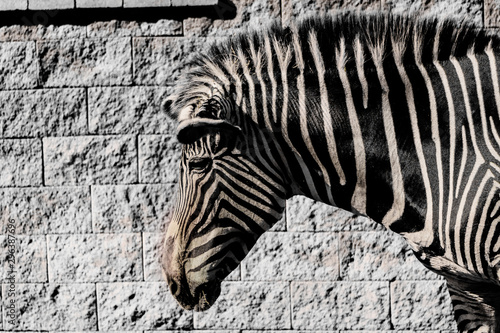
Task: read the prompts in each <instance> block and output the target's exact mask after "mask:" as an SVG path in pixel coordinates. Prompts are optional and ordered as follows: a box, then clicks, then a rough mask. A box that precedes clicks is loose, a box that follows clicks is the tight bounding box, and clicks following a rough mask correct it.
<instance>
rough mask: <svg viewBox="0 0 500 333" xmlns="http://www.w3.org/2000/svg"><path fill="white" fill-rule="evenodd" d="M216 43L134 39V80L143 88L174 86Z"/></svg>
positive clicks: (188, 39)
mask: <svg viewBox="0 0 500 333" xmlns="http://www.w3.org/2000/svg"><path fill="white" fill-rule="evenodd" d="M213 41H215V39H210V38H185V37H182V38H179V37H154V38H153V37H137V38H134V78H135V82H136V83H137V84H140V85H174V84H175V82H176V81H177V80H178V79H179V76H180V74H181V73H182V72H183V71H184V70H185V69H186V66H187V64H188V63H189V62H190V61H191V60H193V58H194V57H195V56H196V55H199V54H202V52H203V50H205V49H206V48H207V47H208V45H210V44H211V43H212V42H213Z"/></svg>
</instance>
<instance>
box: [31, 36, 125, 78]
mask: <svg viewBox="0 0 500 333" xmlns="http://www.w3.org/2000/svg"><path fill="white" fill-rule="evenodd" d="M39 53H40V59H41V75H42V82H43V84H44V85H45V86H47V87H66V86H102V85H104V86H107V85H130V84H131V83H132V52H131V43H130V39H129V38H112V39H68V40H57V41H41V42H39Z"/></svg>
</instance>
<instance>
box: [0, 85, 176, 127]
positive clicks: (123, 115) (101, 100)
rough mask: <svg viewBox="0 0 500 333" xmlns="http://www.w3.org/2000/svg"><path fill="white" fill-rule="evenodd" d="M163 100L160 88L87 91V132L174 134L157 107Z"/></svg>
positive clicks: (167, 120)
mask: <svg viewBox="0 0 500 333" xmlns="http://www.w3.org/2000/svg"><path fill="white" fill-rule="evenodd" d="M0 96H1V95H0ZM167 96H168V91H167V89H166V88H164V87H157V88H154V87H116V88H115V87H113V88H90V89H89V97H88V98H89V118H90V119H89V127H90V132H92V133H96V134H122V133H123V134H132V133H141V134H169V133H174V130H175V128H176V124H174V122H173V121H172V120H171V119H170V118H169V117H168V115H167V114H166V113H165V112H163V111H162V110H161V103H162V102H163V100H164V99H165V98H166V97H167Z"/></svg>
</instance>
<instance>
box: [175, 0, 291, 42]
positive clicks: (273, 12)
mask: <svg viewBox="0 0 500 333" xmlns="http://www.w3.org/2000/svg"><path fill="white" fill-rule="evenodd" d="M234 6H235V7H236V8H234ZM215 8H216V9H215V12H216V15H217V19H211V18H187V19H185V20H184V34H185V35H186V36H218V37H219V36H230V35H232V34H234V33H235V32H236V33H237V32H238V30H243V31H244V30H245V29H247V28H250V29H257V30H259V29H262V26H263V24H264V25H265V24H269V23H271V22H274V21H275V20H279V19H280V18H281V8H280V1H279V0H271V1H269V0H237V1H232V2H230V3H229V4H228V3H227V2H220V3H219V5H218V6H217V7H215Z"/></svg>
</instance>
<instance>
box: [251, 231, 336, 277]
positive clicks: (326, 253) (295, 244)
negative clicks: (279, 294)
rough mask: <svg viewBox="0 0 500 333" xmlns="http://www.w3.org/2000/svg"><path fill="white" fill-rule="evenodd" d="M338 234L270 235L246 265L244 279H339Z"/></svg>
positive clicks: (252, 251) (268, 233)
mask: <svg viewBox="0 0 500 333" xmlns="http://www.w3.org/2000/svg"><path fill="white" fill-rule="evenodd" d="M338 267H339V258H338V236H337V234H334V233H319V234H314V233H290V232H288V233H283V232H267V233H265V234H263V235H262V236H261V238H260V239H259V240H258V241H257V244H256V245H255V246H254V248H253V249H252V250H251V251H250V252H249V254H248V255H247V257H246V258H245V259H244V260H243V262H242V277H243V280H264V281H267V280H270V281H275V280H278V281H279V280H306V281H307V280H337V279H338V276H339V272H338Z"/></svg>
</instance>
